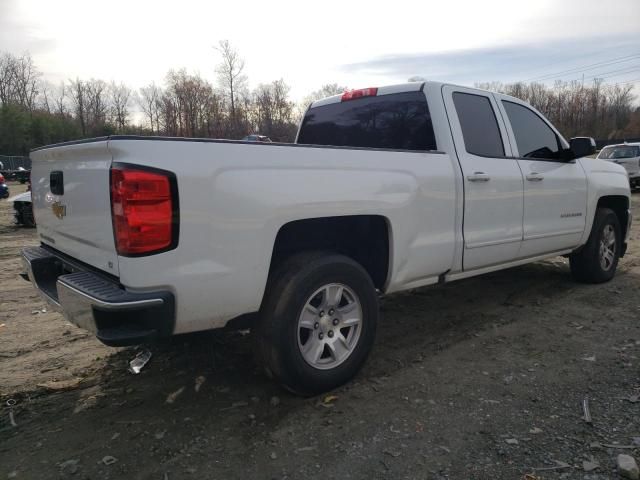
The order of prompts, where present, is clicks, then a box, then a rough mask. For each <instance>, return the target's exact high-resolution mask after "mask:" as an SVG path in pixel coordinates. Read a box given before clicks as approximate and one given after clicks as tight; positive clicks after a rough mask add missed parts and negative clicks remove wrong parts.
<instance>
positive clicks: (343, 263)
mask: <svg viewBox="0 0 640 480" xmlns="http://www.w3.org/2000/svg"><path fill="white" fill-rule="evenodd" d="M377 319H378V301H377V294H376V291H375V287H374V285H373V283H372V281H371V278H370V277H369V275H368V273H367V272H366V271H365V270H364V269H363V268H362V266H360V265H359V264H358V263H356V262H355V261H353V260H351V259H350V258H348V257H345V256H343V255H337V254H332V253H322V252H314V253H304V254H299V255H295V256H293V257H291V258H290V259H288V260H286V261H285V262H284V264H283V265H282V266H281V267H280V268H278V269H277V270H276V271H275V272H274V273H273V274H272V275H271V277H270V281H269V285H268V287H267V292H266V294H265V300H264V302H263V306H262V309H261V312H260V321H259V325H258V326H257V333H258V336H257V340H258V342H259V353H260V357H261V361H262V363H263V365H264V367H265V370H266V371H267V373H268V374H269V375H270V376H272V377H273V378H275V379H276V380H277V381H279V382H280V383H281V384H282V385H283V386H284V387H285V388H287V389H288V390H290V391H292V392H294V393H297V394H301V395H313V394H317V393H321V392H324V391H327V390H331V389H333V388H335V387H337V386H339V385H342V384H343V383H345V382H347V381H348V380H350V379H351V378H352V377H353V376H354V375H355V374H356V373H357V372H358V370H359V369H360V367H361V366H362V365H363V363H364V361H365V360H366V357H367V355H368V353H369V351H370V350H371V347H372V345H373V340H374V338H375V332H376V324H377Z"/></svg>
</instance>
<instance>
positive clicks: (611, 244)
mask: <svg viewBox="0 0 640 480" xmlns="http://www.w3.org/2000/svg"><path fill="white" fill-rule="evenodd" d="M621 246H622V237H621V229H620V222H619V220H618V216H617V215H616V214H615V212H614V211H613V210H610V209H608V208H599V209H598V210H597V211H596V215H595V218H594V219H593V226H592V228H591V234H590V235H589V240H587V243H586V244H585V245H584V247H583V248H582V249H581V250H580V251H578V252H576V253H573V254H571V256H570V257H569V265H570V266H571V273H572V275H573V277H574V278H575V279H576V280H578V281H580V282H585V283H603V282H608V281H609V280H611V279H612V278H613V276H614V275H615V273H616V268H617V267H618V259H619V258H620V248H621Z"/></svg>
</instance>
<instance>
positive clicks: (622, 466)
mask: <svg viewBox="0 0 640 480" xmlns="http://www.w3.org/2000/svg"><path fill="white" fill-rule="evenodd" d="M617 463H618V471H619V472H620V475H621V476H622V477H623V478H628V479H629V480H638V479H640V470H638V464H637V463H636V460H635V458H633V457H632V456H631V455H627V454H625V453H621V454H619V455H618V458H617Z"/></svg>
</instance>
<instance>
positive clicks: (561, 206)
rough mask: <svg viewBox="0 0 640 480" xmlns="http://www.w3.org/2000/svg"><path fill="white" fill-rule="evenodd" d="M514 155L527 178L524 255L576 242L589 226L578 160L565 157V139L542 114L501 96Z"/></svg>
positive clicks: (545, 251) (531, 254)
mask: <svg viewBox="0 0 640 480" xmlns="http://www.w3.org/2000/svg"><path fill="white" fill-rule="evenodd" d="M498 99H499V102H500V105H499V108H501V109H502V111H503V112H504V114H505V117H504V118H505V119H507V120H508V121H507V122H506V123H507V125H506V127H507V131H508V132H509V135H510V138H511V143H512V144H513V149H514V155H515V156H517V157H518V163H519V164H520V168H521V170H522V174H523V176H524V221H523V242H522V248H521V250H520V254H519V256H520V257H523V258H524V257H531V256H536V255H540V254H546V253H553V252H557V251H561V250H566V249H570V248H573V247H575V246H577V245H578V244H579V243H580V239H581V238H582V234H583V232H584V229H585V216H586V212H587V178H586V174H585V173H584V170H583V169H582V167H581V166H580V164H579V163H577V162H575V161H567V160H565V159H563V152H562V151H563V149H564V148H567V145H564V144H563V142H564V140H563V139H562V137H561V136H560V135H559V134H558V133H557V132H556V131H555V130H554V129H553V128H552V126H551V125H550V124H549V123H548V122H547V121H546V120H545V119H544V117H542V116H541V115H540V114H539V113H538V112H536V111H534V110H533V109H532V108H531V107H530V106H528V105H526V104H524V103H521V102H518V101H517V100H515V99H513V98H508V99H507V98H500V97H499V96H498Z"/></svg>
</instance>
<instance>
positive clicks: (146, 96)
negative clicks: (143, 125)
mask: <svg viewBox="0 0 640 480" xmlns="http://www.w3.org/2000/svg"><path fill="white" fill-rule="evenodd" d="M161 95H162V91H161V90H160V88H159V87H158V86H157V85H156V84H155V83H150V84H149V85H147V86H146V87H142V88H141V89H140V96H139V97H138V105H139V106H140V108H141V109H142V113H144V115H145V117H146V118H147V120H148V121H149V127H150V128H151V134H154V133H160V107H161V100H160V97H161Z"/></svg>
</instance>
